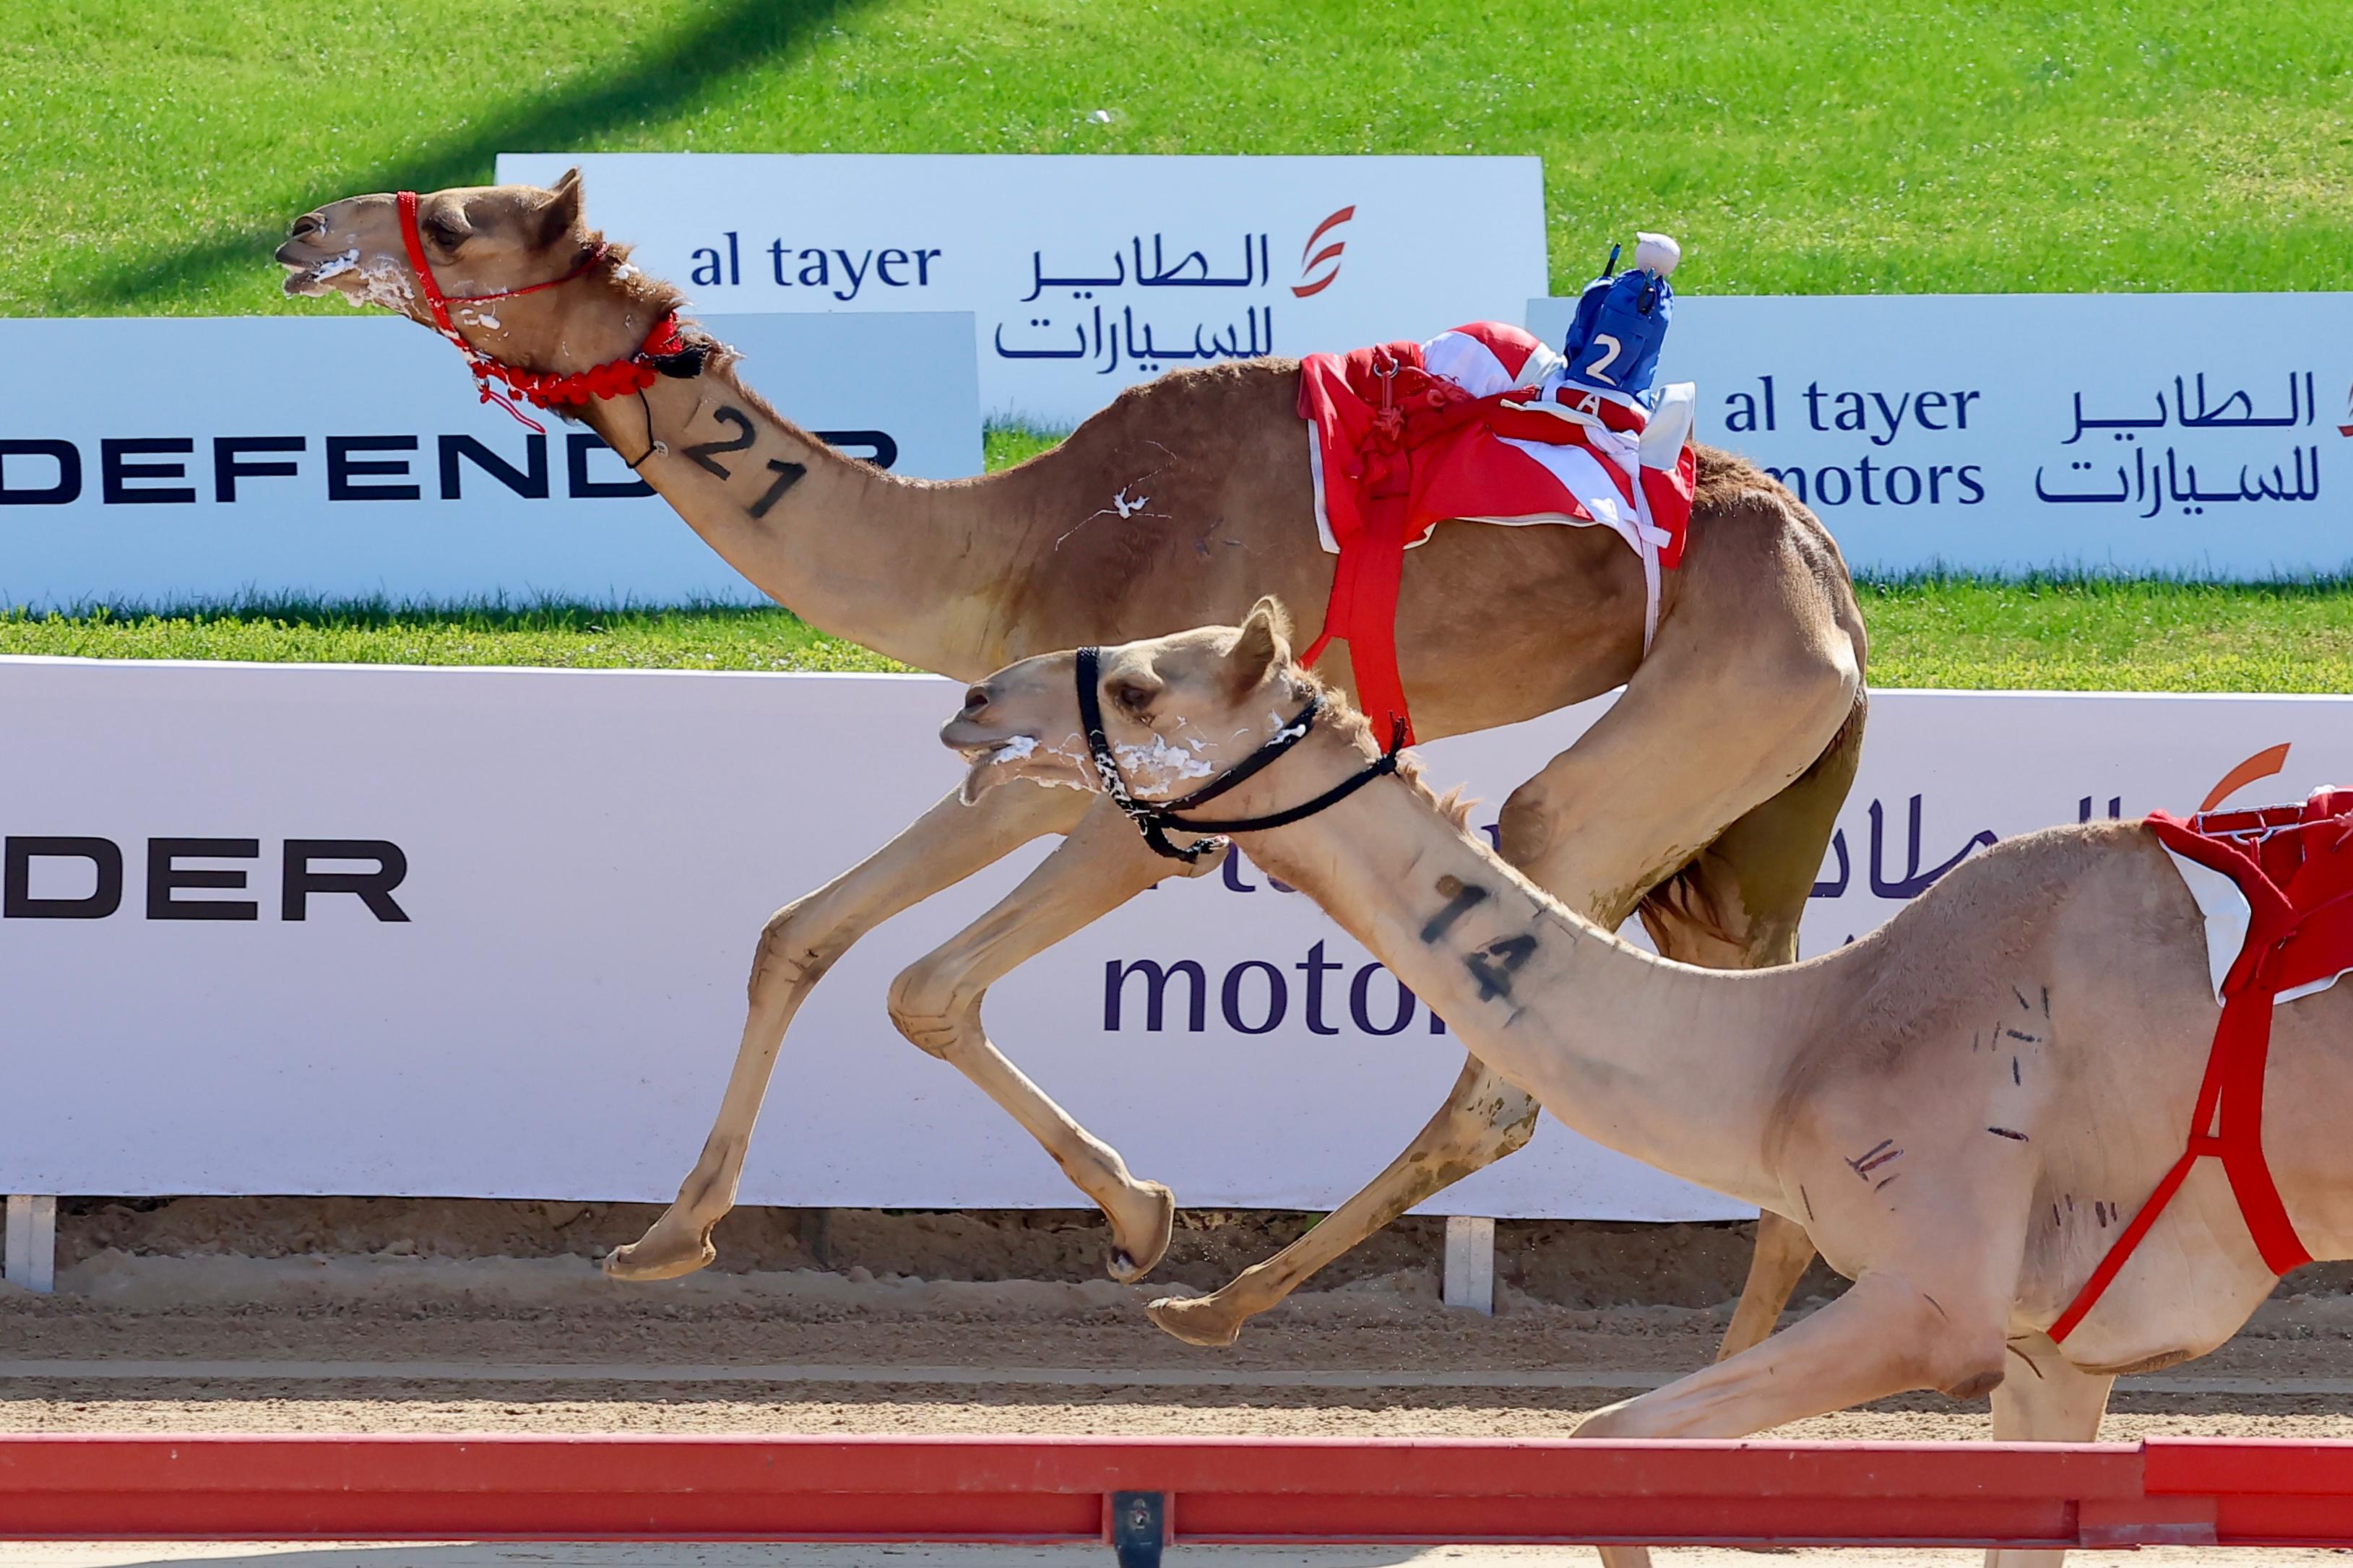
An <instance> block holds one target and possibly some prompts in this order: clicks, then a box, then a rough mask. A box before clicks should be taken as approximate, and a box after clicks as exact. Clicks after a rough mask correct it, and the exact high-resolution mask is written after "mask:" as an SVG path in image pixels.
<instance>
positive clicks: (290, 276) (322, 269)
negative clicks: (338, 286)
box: [280, 246, 360, 299]
mask: <svg viewBox="0 0 2353 1568" xmlns="http://www.w3.org/2000/svg"><path fill="white" fill-rule="evenodd" d="M359 265H360V253H359V247H357V246H353V247H352V248H351V249H349V250H346V251H344V252H343V254H342V255H340V256H330V257H328V258H326V259H324V260H322V261H287V262H281V263H280V266H282V267H284V268H286V284H285V288H286V292H287V293H289V294H290V295H294V296H296V297H298V298H299V297H303V296H308V297H310V298H312V299H316V298H318V297H320V296H322V295H326V294H332V293H333V292H335V290H334V289H332V287H330V285H329V279H334V278H339V277H341V276H343V274H344V273H346V272H355V271H357V270H358V269H359Z"/></svg>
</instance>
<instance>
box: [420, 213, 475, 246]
mask: <svg viewBox="0 0 2353 1568" xmlns="http://www.w3.org/2000/svg"><path fill="white" fill-rule="evenodd" d="M425 232H426V233H427V235H428V236H430V237H432V240H433V243H434V244H436V245H438V246H439V247H441V248H442V249H444V250H455V249H457V248H458V247H459V246H460V245H462V244H464V243H465V239H466V237H465V235H464V234H463V233H461V232H460V231H459V228H458V226H456V225H455V224H452V223H451V222H449V220H448V219H447V218H438V217H437V218H430V219H427V222H426V225H425Z"/></svg>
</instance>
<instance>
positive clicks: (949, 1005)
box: [891, 811, 1218, 1284]
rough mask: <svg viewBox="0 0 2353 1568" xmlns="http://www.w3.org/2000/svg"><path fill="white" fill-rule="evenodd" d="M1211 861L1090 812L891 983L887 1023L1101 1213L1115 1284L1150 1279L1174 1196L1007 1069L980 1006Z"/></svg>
mask: <svg viewBox="0 0 2353 1568" xmlns="http://www.w3.org/2000/svg"><path fill="white" fill-rule="evenodd" d="M1217 864H1218V862H1217V860H1216V859H1215V858H1210V859H1208V860H1204V861H1202V862H1201V863H1200V864H1199V865H1198V866H1194V867H1190V868H1188V867H1187V866H1185V865H1184V864H1183V863H1182V862H1181V861H1176V860H1171V859H1168V858H1166V857H1165V856H1160V855H1155V854H1154V853H1153V852H1152V850H1151V849H1150V848H1149V847H1147V846H1146V845H1145V842H1144V840H1143V839H1142V837H1139V836H1138V835H1137V834H1136V832H1135V830H1134V828H1133V827H1131V826H1129V825H1128V822H1127V819H1126V818H1125V817H1124V816H1121V815H1120V814H1119V813H1118V812H1116V811H1101V812H1097V813H1095V814H1094V815H1092V816H1089V817H1088V818H1087V819H1086V820H1085V821H1084V822H1082V823H1081V824H1080V825H1079V826H1078V827H1077V828H1076V829H1075V830H1073V831H1072V833H1071V836H1070V837H1069V838H1067V839H1065V840H1064V841H1063V842H1062V844H1061V845H1060V847H1058V848H1057V849H1056V850H1055V851H1054V852H1053V853H1052V854H1051V855H1049V856H1048V857H1047V858H1046V859H1045V861H1044V863H1043V864H1041V865H1039V868H1037V869H1036V870H1034V871H1032V872H1030V873H1029V876H1028V877H1027V878H1026V879H1023V881H1022V883H1021V885H1020V886H1019V887H1018V888H1016V889H1013V891H1012V892H1011V893H1009V894H1008V895H1007V896H1006V898H1005V899H1004V900H1003V901H1002V902H1000V903H999V904H997V907H996V908H995V909H992V910H989V911H988V912H987V914H985V915H983V916H982V917H981V918H980V919H979V920H977V921H974V922H973V923H972V924H971V925H969V926H966V927H965V929H964V930H963V931H959V932H957V933H956V934H955V937H953V938H951V939H950V940H949V941H948V942H946V943H945V944H944V946H942V947H940V948H938V949H937V950H935V951H934V952H931V953H930V954H928V955H926V956H925V957H923V958H922V959H919V960H917V961H916V962H915V963H913V964H911V965H910V966H909V967H908V968H907V969H906V971H905V972H904V973H902V974H901V975H900V976H899V978H898V979H897V980H895V981H893V982H892V984H891V1021H892V1023H894V1024H896V1025H897V1026H898V1027H899V1032H900V1033H901V1034H902V1035H904V1036H906V1037H907V1038H908V1039H909V1040H910V1041H912V1042H913V1044H914V1045H915V1046H916V1047H918V1048H920V1049H922V1050H924V1051H927V1052H929V1053H930V1054H931V1055H933V1056H935V1057H938V1058H941V1059H942V1060H944V1061H945V1062H947V1063H949V1064H950V1065H951V1066H953V1067H954V1068H955V1069H956V1070H957V1071H958V1072H961V1073H963V1074H964V1075H965V1077H966V1078H968V1079H971V1080H972V1081H973V1083H974V1084H975V1085H976V1086H977V1087H978V1088H979V1089H980V1090H981V1091H982V1092H983V1093H985V1094H987V1096H988V1097H989V1099H991V1100H995V1101H997V1104H998V1105H1000V1106H1002V1107H1003V1108H1004V1109H1005V1110H1007V1112H1008V1113H1009V1114H1010V1115H1011V1116H1012V1118H1013V1119H1014V1120H1015V1121H1018V1122H1019V1123H1021V1125H1022V1127H1023V1129H1024V1130H1026V1131H1028V1132H1029V1135H1030V1136H1031V1137H1033V1138H1035V1139H1037V1140H1038V1142H1039V1143H1040V1144H1041V1145H1043V1146H1044V1148H1045V1150H1046V1152H1047V1153H1048V1154H1050V1155H1051V1156H1053V1159H1054V1163H1056V1164H1058V1165H1060V1167H1061V1168H1062V1173H1063V1174H1064V1175H1066V1176H1068V1177H1070V1178H1071V1182H1072V1183H1073V1184H1076V1185H1077V1187H1078V1188H1079V1190H1080V1191H1081V1192H1082V1193H1084V1194H1087V1196H1089V1197H1090V1198H1092V1199H1093V1200H1094V1201H1095V1203H1096V1205H1097V1206H1099V1207H1100V1208H1102V1210H1103V1214H1104V1215H1106V1216H1107V1217H1108V1218H1109V1219H1110V1221H1111V1247H1110V1251H1109V1257H1108V1258H1107V1268H1108V1270H1109V1272H1110V1274H1111V1277H1112V1278H1113V1279H1116V1280H1118V1281H1120V1282H1121V1283H1122V1284H1126V1283H1128V1282H1130V1281H1132V1280H1134V1279H1140V1278H1141V1277H1142V1276H1143V1275H1145V1273H1147V1272H1149V1271H1150V1269H1151V1268H1152V1267H1153V1265H1155V1264H1156V1263H1158V1262H1159V1261H1160V1258H1161V1255H1162V1254H1163V1253H1165V1252H1166V1251H1167V1249H1168V1235H1169V1227H1170V1226H1171V1224H1172V1222H1173V1221H1174V1220H1175V1219H1176V1196H1175V1194H1172V1193H1170V1192H1169V1190H1168V1189H1167V1188H1166V1186H1163V1185H1162V1184H1160V1183H1158V1182H1145V1181H1139V1180H1137V1179H1136V1178H1135V1177H1134V1176H1133V1175H1131V1174H1129V1173H1128V1169H1127V1163H1126V1162H1125V1161H1124V1160H1123V1159H1121V1158H1120V1156H1119V1151H1117V1150H1116V1149H1113V1147H1112V1146H1111V1145H1110V1144H1108V1143H1105V1142H1103V1140H1101V1139H1099V1138H1097V1137H1095V1136H1094V1135H1093V1134H1092V1133H1091V1132H1089V1131H1087V1130H1086V1129H1085V1128H1083V1127H1082V1126H1080V1125H1079V1124H1078V1123H1077V1122H1076V1121H1072V1120H1071V1116H1070V1113H1069V1112H1068V1111H1066V1110H1063V1109H1062V1108H1061V1107H1060V1106H1059V1105H1057V1104H1055V1103H1054V1101H1053V1100H1051V1099H1050V1098H1049V1097H1048V1095H1047V1094H1046V1093H1045V1091H1044V1090H1042V1089H1039V1087H1038V1086H1037V1085H1036V1084H1035V1083H1033V1082H1031V1081H1030V1080H1029V1077H1028V1076H1027V1075H1025V1074H1024V1073H1023V1072H1022V1071H1021V1069H1020V1068H1017V1067H1015V1066H1014V1065H1013V1064H1012V1063H1011V1062H1010V1061H1008V1060H1007V1059H1006V1057H1005V1055H1004V1053H1003V1052H1001V1051H999V1050H998V1049H997V1047H996V1045H995V1044H994V1043H993V1042H991V1041H990V1039H989V1037H988V1034H987V1030H986V1029H985V1028H984V1027H983V1026H982V1024H981V1018H980V1008H981V1003H982V1001H983V999H984V998H985V997H986V996H987V993H988V988H989V986H990V985H992V984H995V983H996V982H997V979H998V978H999V977H1000V976H1002V975H1004V974H1007V973H1010V972H1011V971H1012V970H1013V969H1015V968H1016V967H1018V965H1020V964H1021V963H1025V962H1026V961H1028V960H1029V958H1030V957H1031V956H1033V955H1034V954H1036V953H1039V952H1044V951H1045V950H1046V949H1047V948H1050V947H1051V946H1053V945H1054V944H1055V943H1056V942H1060V941H1061V940H1062V939H1063V938H1064V937H1066V936H1069V935H1070V934H1071V932H1073V931H1078V930H1080V929H1082V927H1085V926H1087V925H1090V924H1092V923H1093V922H1094V921H1097V920H1100V919H1101V918H1103V916H1104V915H1106V914H1109V913H1110V912H1111V911H1112V910H1115V909H1117V908H1118V907H1119V906H1120V905H1122V904H1124V903H1125V902H1126V901H1127V900H1129V899H1132V898H1134V896H1135V895H1136V894H1137V893H1140V892H1142V891H1143V890H1144V889H1146V888H1148V887H1150V886H1152V885H1153V884H1154V883H1155V882H1157V881H1160V880H1162V879H1165V878H1168V877H1172V876H1179V875H1183V876H1199V875H1201V874H1202V873H1203V872H1205V871H1207V870H1209V869H1212V868H1215V867H1216V865H1217Z"/></svg>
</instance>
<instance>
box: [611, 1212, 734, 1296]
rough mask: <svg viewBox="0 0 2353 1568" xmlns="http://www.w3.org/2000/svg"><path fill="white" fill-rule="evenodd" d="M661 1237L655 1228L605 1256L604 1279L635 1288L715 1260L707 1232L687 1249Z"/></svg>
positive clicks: (675, 1277)
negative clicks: (633, 1285)
mask: <svg viewBox="0 0 2353 1568" xmlns="http://www.w3.org/2000/svg"><path fill="white" fill-rule="evenodd" d="M660 1233H661V1226H659V1225H657V1226H654V1228H653V1229H652V1230H649V1231H648V1232H646V1234H645V1236H644V1237H642V1238H641V1239H639V1240H637V1241H633V1242H630V1243H629V1244H628V1245H627V1246H626V1247H615V1248H613V1250H612V1251H610V1252H608V1253H607V1254H606V1255H605V1258H604V1260H603V1263H602V1265H601V1267H602V1268H604V1270H605V1275H606V1278H607V1279H626V1280H628V1281H629V1282H630V1283H631V1284H638V1285H641V1284H645V1283H647V1282H649V1281H650V1280H655V1279H681V1278H683V1277H685V1276H686V1275H689V1274H691V1273H693V1272H694V1271H695V1270H696V1269H698V1268H708V1267H709V1266H710V1265H711V1264H712V1263H713V1262H715V1261H716V1260H717V1259H718V1257H719V1249H718V1248H717V1247H713V1246H712V1245H711V1233H710V1232H709V1231H705V1232H703V1233H702V1235H701V1236H699V1237H695V1238H694V1241H693V1243H692V1244H691V1246H686V1247H681V1246H679V1245H678V1244H676V1243H675V1242H671V1241H670V1240H669V1238H668V1237H663V1236H662V1235H661V1234H660Z"/></svg>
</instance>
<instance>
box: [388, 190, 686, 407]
mask: <svg viewBox="0 0 2353 1568" xmlns="http://www.w3.org/2000/svg"><path fill="white" fill-rule="evenodd" d="M399 204H400V239H401V243H402V244H403V245H406V247H408V265H409V267H410V268H411V269H412V270H414V271H415V272H416V274H417V284H418V286H419V287H421V288H422V289H424V290H425V302H426V304H427V306H429V307H431V309H432V311H433V324H434V326H435V328H436V329H437V330H438V331H439V332H440V333H441V335H442V336H443V337H445V338H447V339H448V340H449V341H450V342H453V343H455V344H457V346H458V352H459V353H461V354H464V355H465V356H466V368H467V369H469V370H470V371H472V372H473V373H474V387H475V390H477V391H479V392H480V394H481V395H482V401H483V402H485V403H495V404H497V405H499V406H500V407H501V408H503V409H505V410H506V411H507V412H508V413H510V414H512V415H513V416H515V417H516V418H517V419H520V420H522V422H523V423H524V424H525V425H528V426H531V428H532V429H533V430H535V431H537V432H538V433H539V434H541V435H543V436H544V435H545V434H547V426H544V425H542V424H541V423H540V422H539V421H538V420H536V419H533V417H532V416H530V415H528V414H525V413H524V412H523V411H522V409H520V408H518V407H516V406H515V403H514V399H513V398H512V397H510V396H508V395H505V394H504V393H501V392H496V391H493V390H492V389H491V381H490V378H491V377H492V376H497V377H498V378H499V379H500V380H501V381H503V382H505V383H506V384H508V385H509V386H511V387H512V388H513V389H514V390H515V391H516V392H518V393H520V394H522V395H523V397H525V398H526V399H528V400H529V401H531V402H532V403H533V404H534V405H537V406H539V407H541V408H546V407H550V406H552V405H555V404H559V403H586V402H587V401H588V399H590V398H592V397H627V396H628V395H630V394H631V393H633V392H642V391H644V390H645V389H646V388H647V387H649V386H651V385H652V384H654V380H655V378H656V377H657V376H659V374H661V371H660V369H659V367H658V366H657V365H656V364H655V363H653V362H654V361H655V360H657V359H661V358H667V357H669V356H670V355H671V354H677V353H685V352H686V342H685V340H684V339H682V338H681V337H680V336H679V331H678V313H677V312H676V311H672V312H671V313H670V314H669V315H667V316H664V317H663V318H662V319H661V320H660V321H656V322H655V323H654V324H653V329H652V331H649V332H647V333H646V339H645V342H643V343H641V344H639V345H638V352H637V353H633V354H631V355H629V356H628V358H626V359H617V360H608V361H607V362H606V363H603V364H600V365H592V366H590V367H589V368H588V369H586V370H583V371H575V372H574V373H573V374H570V375H555V374H551V373H549V372H545V371H532V370H518V369H517V368H515V367H514V366H513V365H511V364H501V363H500V362H499V361H497V360H494V359H492V358H491V356H490V355H488V354H486V353H482V352H481V351H480V349H478V348H476V347H475V346H474V345H473V344H471V343H470V342H467V341H466V340H465V338H464V337H462V336H461V335H459V331H458V329H457V328H456V327H454V326H452V325H451V324H450V322H449V306H450V304H451V302H452V301H454V302H456V303H458V304H460V305H466V304H472V303H476V302H478V301H480V300H512V299H514V298H516V297H517V296H519V295H523V294H536V293H538V292H539V291H540V290H541V289H554V288H558V287H560V286H562V285H563V284H565V283H569V282H571V281H572V280H573V279H575V278H577V277H579V276H580V275H581V274H583V273H585V272H586V271H587V270H588V269H589V268H592V267H594V266H596V263H598V262H599V261H602V260H604V259H605V249H606V247H605V246H604V245H603V244H602V243H601V242H600V243H599V244H598V245H597V246H596V248H595V249H593V250H591V251H589V253H588V254H587V256H586V258H583V260H582V261H581V263H580V265H579V266H577V267H575V268H573V269H572V270H571V271H569V272H567V273H565V275H564V276H563V277H561V278H551V279H548V280H547V281H546V282H544V283H530V284H526V285H524V286H523V287H522V288H521V289H499V290H498V291H497V292H495V293H491V294H454V295H449V294H444V293H442V292H441V285H440V284H438V283H437V282H435V281H434V279H433V264H432V263H431V262H430V261H427V259H426V258H425V240H424V237H422V236H420V235H419V234H418V233H417V193H416V192H415V191H403V192H401V193H400V195H399Z"/></svg>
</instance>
